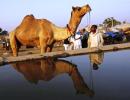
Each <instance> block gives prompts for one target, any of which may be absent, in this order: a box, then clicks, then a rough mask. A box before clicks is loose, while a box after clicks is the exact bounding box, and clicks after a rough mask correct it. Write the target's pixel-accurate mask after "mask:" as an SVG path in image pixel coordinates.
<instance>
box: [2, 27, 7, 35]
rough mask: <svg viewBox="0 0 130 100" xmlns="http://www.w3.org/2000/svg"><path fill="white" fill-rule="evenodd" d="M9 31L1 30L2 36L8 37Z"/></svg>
mask: <svg viewBox="0 0 130 100" xmlns="http://www.w3.org/2000/svg"><path fill="white" fill-rule="evenodd" d="M7 34H8V31H6V30H3V29H2V28H0V35H7Z"/></svg>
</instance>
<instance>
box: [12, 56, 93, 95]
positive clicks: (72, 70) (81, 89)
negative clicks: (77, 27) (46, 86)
mask: <svg viewBox="0 0 130 100" xmlns="http://www.w3.org/2000/svg"><path fill="white" fill-rule="evenodd" d="M12 66H13V67H14V68H15V69H16V70H17V71H18V72H20V73H22V74H23V75H24V77H25V78H26V79H27V80H28V81H29V82H31V83H38V81H39V80H44V81H49V80H51V79H53V78H54V77H56V76H57V75H60V74H64V73H66V74H68V75H69V76H70V77H71V79H72V81H73V84H74V87H75V89H76V91H77V93H81V94H86V95H87V96H90V97H92V96H94V92H93V91H92V90H91V89H89V87H88V86H87V84H86V83H85V82H84V80H83V78H82V76H81V74H80V73H79V71H78V68H77V66H76V65H75V64H73V63H71V62H69V61H66V60H61V59H57V58H47V59H42V60H35V61H29V62H18V63H15V64H12Z"/></svg>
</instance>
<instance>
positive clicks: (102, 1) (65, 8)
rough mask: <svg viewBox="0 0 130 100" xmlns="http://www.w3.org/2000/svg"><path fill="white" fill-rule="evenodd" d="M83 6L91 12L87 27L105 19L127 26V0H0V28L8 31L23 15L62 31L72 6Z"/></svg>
mask: <svg viewBox="0 0 130 100" xmlns="http://www.w3.org/2000/svg"><path fill="white" fill-rule="evenodd" d="M85 4H89V5H90V7H91V8H92V11H91V24H100V23H102V22H103V21H104V19H105V18H108V17H114V18H115V19H117V20H120V21H127V22H130V0H1V1H0V12H1V14H0V27H1V28H3V29H5V30H7V31H12V30H13V29H14V28H16V27H17V26H18V25H19V24H20V23H21V21H22V19H23V17H24V16H25V15H27V14H33V15H34V16H35V17H36V18H46V19H48V20H50V21H52V22H53V23H54V24H56V25H57V26H62V27H64V26H65V25H66V24H67V23H68V22H69V19H70V13H71V10H72V6H83V5H85ZM88 19H89V17H88V15H85V16H84V18H83V20H82V22H81V24H80V26H79V28H82V27H84V26H86V25H87V24H88Z"/></svg>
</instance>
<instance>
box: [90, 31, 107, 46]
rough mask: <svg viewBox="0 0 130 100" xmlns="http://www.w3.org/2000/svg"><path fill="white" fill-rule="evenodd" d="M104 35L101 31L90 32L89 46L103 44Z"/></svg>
mask: <svg viewBox="0 0 130 100" xmlns="http://www.w3.org/2000/svg"><path fill="white" fill-rule="evenodd" d="M103 42H104V40H103V37H102V34H101V33H97V32H96V33H95V34H93V33H90V34H89V39H88V46H89V47H99V46H102V45H103Z"/></svg>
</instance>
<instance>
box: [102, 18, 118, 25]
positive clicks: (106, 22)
mask: <svg viewBox="0 0 130 100" xmlns="http://www.w3.org/2000/svg"><path fill="white" fill-rule="evenodd" d="M103 24H104V25H105V26H107V27H113V26H115V25H120V24H121V22H120V21H118V20H116V19H114V17H110V18H106V19H105V20H104V21H103Z"/></svg>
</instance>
